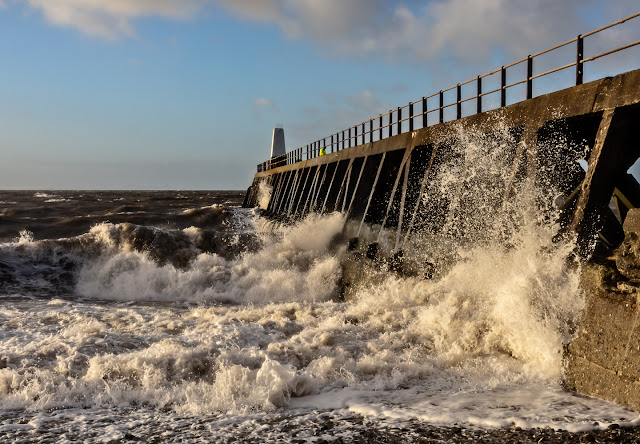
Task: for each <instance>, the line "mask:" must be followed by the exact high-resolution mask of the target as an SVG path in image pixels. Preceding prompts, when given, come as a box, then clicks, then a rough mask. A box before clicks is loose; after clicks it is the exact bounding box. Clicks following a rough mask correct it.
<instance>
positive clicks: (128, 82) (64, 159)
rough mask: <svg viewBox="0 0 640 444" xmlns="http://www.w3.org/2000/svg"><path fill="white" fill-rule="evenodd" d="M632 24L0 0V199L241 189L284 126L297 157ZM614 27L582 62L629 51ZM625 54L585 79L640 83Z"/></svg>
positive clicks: (328, 8) (369, 2)
mask: <svg viewBox="0 0 640 444" xmlns="http://www.w3.org/2000/svg"><path fill="white" fill-rule="evenodd" d="M638 9H640V8H639V7H638V6H637V3H636V0H633V1H632V0H611V1H595V0H562V1H557V0H554V1H550V0H537V1H536V0H431V1H415V0H409V1H383V0H0V57H1V61H0V67H1V68H0V149H1V150H2V161H1V162H0V188H2V189H243V188H246V187H247V186H248V185H249V183H250V180H251V177H252V176H253V174H254V172H255V165H256V164H257V163H259V162H262V161H263V160H265V159H266V157H267V156H268V153H269V148H270V142H271V130H272V128H273V126H274V125H275V124H276V123H283V124H284V128H285V135H286V142H287V149H293V148H296V147H298V146H300V145H303V144H306V143H308V142H311V141H313V140H317V139H319V138H321V137H323V136H325V135H328V134H331V133H333V132H335V131H338V130H341V129H343V128H346V127H348V126H351V125H353V124H357V123H360V122H362V121H364V120H367V119H369V118H371V117H374V116H376V115H378V114H380V113H382V112H386V111H387V110H389V109H391V108H396V107H397V106H400V105H404V104H406V103H408V102H409V101H411V100H416V99H418V98H419V97H421V96H423V95H429V94H431V93H433V92H435V91H438V90H439V89H444V88H447V87H449V86H451V85H453V84H455V83H457V82H461V81H465V80H467V79H469V78H471V77H474V76H475V75H477V74H481V73H484V72H487V71H490V70H492V69H494V68H496V67H499V66H500V65H502V64H506V63H509V62H511V61H514V60H517V59H520V58H522V57H524V56H526V55H527V54H529V53H533V52H536V51H539V50H542V49H545V48H547V47H550V46H553V45H554V44H556V43H559V42H562V41H565V40H568V39H570V38H572V37H575V35H577V34H578V33H581V32H586V31H589V30H591V29H594V28H597V27H600V26H602V25H605V24H607V23H609V22H612V21H615V20H617V19H619V18H622V17H625V16H627V15H630V14H632V13H635V12H637V10H638ZM624 26H625V27H620V28H621V29H620V30H616V31H615V32H610V33H608V34H606V35H603V36H602V37H598V38H597V39H595V38H594V39H593V42H592V43H590V42H587V43H586V44H587V51H588V50H589V48H591V49H594V48H596V47H600V46H602V47H603V48H606V47H607V46H608V45H609V46H610V47H614V46H616V43H619V42H622V41H624V42H625V43H626V42H627V41H635V40H638V36H637V34H638V30H639V29H640V19H636V20H634V21H633V22H630V23H628V24H625V25H624ZM589 44H591V47H589V46H588V45H589ZM573 52H574V49H573V48H570V51H569V54H572V53H573ZM632 54H633V56H632V57H629V56H628V55H627V56H625V57H617V58H613V59H611V60H610V61H608V62H607V63H606V64H600V65H597V64H594V65H593V67H592V68H589V65H588V70H587V74H586V75H587V80H589V79H592V78H596V77H598V76H600V75H603V74H608V73H609V72H608V71H612V72H620V71H621V70H626V69H633V68H638V67H639V66H638V65H639V63H638V62H637V60H640V54H639V53H638V52H634V53H632ZM558 57H561V55H559V56H558ZM549 62H551V61H549ZM543 63H544V61H541V64H540V65H539V66H538V67H537V68H538V69H542V68H543ZM589 69H590V71H589ZM570 76H571V74H570V73H569V75H568V77H570ZM556 81H557V82H558V83H557V85H562V81H563V80H562V79H561V78H558V79H557V80H554V79H552V80H551V82H556ZM544 87H545V85H543V84H542V83H539V84H538V85H537V86H536V88H537V90H539V92H544V91H543V89H544ZM549 87H550V88H553V87H556V85H550V86H549Z"/></svg>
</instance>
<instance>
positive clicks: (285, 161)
mask: <svg viewBox="0 0 640 444" xmlns="http://www.w3.org/2000/svg"><path fill="white" fill-rule="evenodd" d="M637 17H640V12H637V13H635V14H633V15H630V16H628V17H625V18H623V19H621V20H618V21H616V22H613V23H610V24H608V25H606V26H603V27H601V28H598V29H595V30H593V31H591V32H588V33H586V34H581V35H579V36H577V37H575V38H573V39H571V40H567V41H566V42H564V43H560V44H559V45H556V46H554V47H552V48H549V49H545V50H544V51H540V52H538V53H536V54H531V55H528V56H527V57H525V58H523V59H520V60H518V61H516V62H513V63H511V64H509V65H505V66H502V67H500V68H498V69H495V70H493V71H491V72H488V73H486V74H482V75H479V76H477V77H475V78H473V79H470V80H467V81H466V82H462V83H458V84H457V85H454V86H452V87H450V88H447V89H443V90H441V91H438V92H437V93H434V94H431V95H430V96H425V97H422V98H421V99H419V100H416V101H414V102H409V104H407V105H404V106H399V107H398V108H397V109H395V110H390V111H389V112H387V113H384V114H380V115H379V116H378V117H374V118H372V119H369V120H367V121H365V122H362V123H359V124H358V125H354V126H352V127H350V128H347V129H344V130H342V131H338V132H336V133H333V134H331V135H330V136H327V137H324V138H322V139H319V140H317V141H315V142H312V143H309V144H307V145H305V146H301V147H299V148H296V149H295V150H292V151H289V152H287V153H286V154H284V155H282V156H280V157H277V158H273V159H270V160H267V161H266V162H263V163H260V164H258V168H257V169H258V172H262V171H267V170H269V169H271V168H276V167H279V166H282V165H289V164H292V163H296V162H299V161H302V160H308V159H313V158H314V157H318V156H319V155H320V150H321V149H324V151H325V153H326V154H329V153H333V152H336V151H340V150H342V149H346V148H351V147H354V146H358V145H361V144H365V143H369V142H374V141H377V140H382V139H385V138H388V137H391V136H393V135H398V134H401V133H402V132H403V131H402V124H403V123H404V122H408V131H409V132H411V131H413V130H414V129H419V128H426V127H427V126H429V125H428V117H429V114H431V113H436V112H437V113H438V123H444V121H445V118H444V112H445V110H446V109H447V108H449V107H453V106H455V107H456V118H455V119H452V120H457V119H460V118H462V104H463V103H466V102H469V101H472V100H475V101H476V113H481V112H483V106H482V105H483V104H482V98H483V97H484V96H487V95H489V94H493V93H497V92H499V93H500V107H504V106H506V104H507V90H508V89H509V88H512V87H514V86H517V85H521V84H526V99H531V98H532V97H533V81H534V80H535V79H537V78H540V77H543V76H546V75H549V74H552V73H555V72H558V71H561V70H564V69H567V68H571V67H575V77H576V78H575V84H576V85H581V84H582V83H583V79H584V65H585V64H586V63H588V62H591V61H594V60H596V59H599V58H601V57H605V56H608V55H611V54H614V53H617V52H619V51H623V50H625V49H629V48H632V47H634V46H638V45H640V40H639V41H636V42H633V43H629V44H626V45H624V46H620V47H618V48H615V49H611V50H609V51H606V52H603V53H601V54H598V55H594V56H591V57H587V58H585V57H584V39H585V38H587V37H589V36H592V35H594V34H597V33H599V32H601V31H604V30H606V29H609V28H612V27H614V26H617V25H620V24H622V23H624V22H626V21H629V20H632V19H635V18H637ZM574 42H575V43H576V58H575V61H573V62H571V63H567V64H565V65H562V66H559V67H556V68H553V69H550V70H548V71H545V72H542V73H540V74H535V75H534V74H533V61H534V59H535V58H536V57H539V56H541V55H544V54H547V53H550V52H552V51H556V50H558V49H560V48H563V47H565V46H567V45H570V44H572V43H574ZM525 63H526V70H527V74H526V77H525V78H524V79H522V80H518V81H516V82H512V83H509V84H507V70H508V69H509V68H513V67H515V66H517V65H521V64H525ZM498 73H500V86H499V87H498V88H494V89H492V90H490V91H483V88H482V87H483V79H485V78H486V77H489V76H492V75H494V74H498ZM474 82H475V84H476V94H475V95H473V96H471V97H467V98H465V99H463V98H462V87H463V86H465V85H468V84H472V83H474ZM453 90H455V91H456V100H455V101H453V102H451V103H446V104H445V93H447V92H449V91H453ZM434 101H435V102H436V103H435V105H432V103H433V102H434ZM416 105H419V106H418V107H419V108H420V110H419V111H418V112H417V113H416V112H415V108H416ZM429 105H432V106H435V107H432V108H429ZM420 118H421V124H422V126H420V127H416V124H415V120H416V119H420ZM394 128H395V133H394ZM405 132H406V131H405ZM384 133H386V135H385V134H384Z"/></svg>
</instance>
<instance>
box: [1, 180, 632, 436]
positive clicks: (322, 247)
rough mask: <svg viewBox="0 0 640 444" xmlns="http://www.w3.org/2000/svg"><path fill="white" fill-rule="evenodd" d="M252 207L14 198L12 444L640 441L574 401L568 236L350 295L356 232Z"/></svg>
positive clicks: (607, 408) (615, 410)
mask: <svg viewBox="0 0 640 444" xmlns="http://www.w3.org/2000/svg"><path fill="white" fill-rule="evenodd" d="M263 191H264V192H265V193H268V192H269V190H263ZM482 194H483V195H485V196H486V190H485V191H483V193H482ZM243 197H244V193H243V192H235V191H52V190H31V191H0V441H1V442H25V443H26V442H37V443H40V442H42V443H44V442H56V443H71V442H96V443H116V442H180V443H196V442H198V443H200V442H284V443H289V442H296V443H303V442H305V443H306V442H309V443H311V442H323V443H326V442H340V443H346V442H451V441H459V442H483V441H486V442H500V441H501V442H514V441H521V442H523V441H527V440H529V441H530V442H537V441H539V440H538V436H539V437H540V440H543V439H547V438H552V437H554V436H555V437H556V439H559V440H565V439H567V440H568V439H569V438H571V439H576V440H577V439H578V438H579V437H581V436H582V437H584V436H586V435H585V434H589V433H596V432H598V431H606V430H616V429H619V430H629V431H630V433H635V434H636V435H637V432H636V426H637V424H638V423H639V419H638V414H637V413H634V412H631V411H629V410H627V409H625V408H623V407H620V406H618V405H615V404H612V403H608V402H605V401H601V400H598V399H593V398H589V397H586V396H582V395H579V394H576V393H572V392H569V391H568V390H566V389H565V388H564V387H563V383H562V381H563V372H564V360H563V350H564V348H565V347H566V345H567V344H568V343H569V341H570V340H571V338H572V337H573V335H575V325H576V324H577V322H578V319H579V316H580V314H581V311H582V309H583V307H584V295H583V294H582V292H581V290H580V286H579V273H580V266H579V265H576V264H575V263H573V262H572V260H571V259H570V258H571V245H570V242H571V241H570V240H566V241H562V242H558V241H557V239H554V235H555V231H554V230H555V229H556V228H557V227H555V225H554V224H553V223H552V222H550V221H547V220H546V219H544V218H541V217H536V216H535V214H534V219H535V221H536V222H535V223H533V224H530V225H527V224H524V225H523V227H524V228H522V229H521V230H511V234H510V236H511V237H510V241H509V245H508V247H505V245H504V244H500V243H498V242H493V241H487V239H484V240H483V242H478V243H476V244H469V243H465V244H464V245H458V246H455V247H454V246H451V247H450V248H452V249H453V248H455V249H456V254H455V255H453V256H452V255H450V256H449V257H450V258H451V257H453V259H451V260H449V261H448V263H447V264H448V265H447V266H446V267H443V269H442V270H441V271H440V272H439V273H436V275H435V276H433V277H431V276H428V277H426V276H424V275H411V276H408V275H400V274H397V273H393V272H391V271H388V270H385V269H384V267H382V269H379V270H377V271H376V272H375V273H376V276H375V278H371V279H368V278H365V279H363V280H362V282H361V283H360V284H359V285H358V286H357V288H355V289H352V293H351V296H350V297H349V298H348V299H344V298H342V297H341V296H340V295H341V291H340V283H341V275H342V267H343V263H344V262H343V259H344V257H345V255H346V254H348V252H347V245H346V242H342V241H340V239H342V238H341V234H342V232H343V230H344V228H345V217H344V215H343V214H341V213H338V212H336V213H329V214H324V215H310V216H308V217H306V218H304V219H303V220H300V221H298V222H296V223H288V224H284V223H276V222H273V221H270V220H269V219H267V218H265V217H264V216H263V213H262V211H261V210H260V208H253V209H248V208H242V205H241V204H242V199H243ZM263 197H264V196H263ZM267 198H268V195H267ZM263 201H264V199H263ZM483 217H484V216H483ZM503 234H504V233H503ZM576 437H578V438H576ZM524 438H526V439H524ZM534 438H535V439H534ZM529 441H527V442H529Z"/></svg>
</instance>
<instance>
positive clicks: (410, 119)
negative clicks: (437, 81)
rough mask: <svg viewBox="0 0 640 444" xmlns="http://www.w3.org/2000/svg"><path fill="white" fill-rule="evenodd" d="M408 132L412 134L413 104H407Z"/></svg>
mask: <svg viewBox="0 0 640 444" xmlns="http://www.w3.org/2000/svg"><path fill="white" fill-rule="evenodd" d="M409 131H410V132H413V103H409Z"/></svg>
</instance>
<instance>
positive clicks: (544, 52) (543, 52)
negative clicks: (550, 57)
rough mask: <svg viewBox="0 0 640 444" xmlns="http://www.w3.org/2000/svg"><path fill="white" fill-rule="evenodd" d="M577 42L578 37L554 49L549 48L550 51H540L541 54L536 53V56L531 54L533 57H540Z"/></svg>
mask: <svg viewBox="0 0 640 444" xmlns="http://www.w3.org/2000/svg"><path fill="white" fill-rule="evenodd" d="M576 40H578V37H574V38H572V39H571V40H567V41H566V42H564V43H560V44H559V45H556V46H554V47H553V48H548V49H545V50H544V51H540V52H537V53H535V54H531V57H538V56H541V55H543V54H546V53H548V52H551V51H554V50H556V49H558V48H562V47H563V46H567V45H569V44H570V43H573V42H575V41H576Z"/></svg>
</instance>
